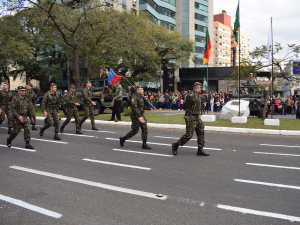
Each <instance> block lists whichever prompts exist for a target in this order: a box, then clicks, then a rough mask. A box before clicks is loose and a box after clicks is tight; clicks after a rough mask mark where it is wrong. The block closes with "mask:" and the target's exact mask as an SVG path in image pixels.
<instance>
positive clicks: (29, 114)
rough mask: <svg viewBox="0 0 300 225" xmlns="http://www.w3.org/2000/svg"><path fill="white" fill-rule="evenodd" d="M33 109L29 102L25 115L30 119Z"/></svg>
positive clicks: (32, 116) (32, 115)
mask: <svg viewBox="0 0 300 225" xmlns="http://www.w3.org/2000/svg"><path fill="white" fill-rule="evenodd" d="M33 111H34V106H33V105H31V104H29V106H28V110H27V115H28V116H29V118H30V119H32V118H34V114H33Z"/></svg>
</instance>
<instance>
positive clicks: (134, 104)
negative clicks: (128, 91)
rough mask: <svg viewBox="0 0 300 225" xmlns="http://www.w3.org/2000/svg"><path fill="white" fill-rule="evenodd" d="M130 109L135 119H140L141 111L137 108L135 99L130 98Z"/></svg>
mask: <svg viewBox="0 0 300 225" xmlns="http://www.w3.org/2000/svg"><path fill="white" fill-rule="evenodd" d="M131 108H132V111H134V113H135V114H136V115H137V117H142V113H141V110H140V109H139V107H138V102H137V99H136V98H135V97H132V98H131Z"/></svg>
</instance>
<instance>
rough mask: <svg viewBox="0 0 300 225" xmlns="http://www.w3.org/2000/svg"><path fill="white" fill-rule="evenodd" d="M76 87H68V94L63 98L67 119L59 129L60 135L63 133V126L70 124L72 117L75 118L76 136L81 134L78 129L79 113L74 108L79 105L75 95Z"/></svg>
mask: <svg viewBox="0 0 300 225" xmlns="http://www.w3.org/2000/svg"><path fill="white" fill-rule="evenodd" d="M75 89H76V86H75V85H71V86H70V92H68V93H67V94H66V96H65V100H66V108H67V119H66V120H65V122H64V123H63V125H62V126H61V127H60V133H63V132H64V128H65V126H67V124H68V123H69V122H70V120H71V118H72V116H74V118H75V122H76V134H82V133H81V132H80V129H79V122H80V119H79V113H78V109H77V107H76V106H79V105H80V104H79V103H78V99H77V95H76V93H75Z"/></svg>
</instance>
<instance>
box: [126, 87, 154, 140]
mask: <svg viewBox="0 0 300 225" xmlns="http://www.w3.org/2000/svg"><path fill="white" fill-rule="evenodd" d="M144 101H145V100H144V98H143V97H142V95H140V94H138V93H134V94H133V95H132V96H131V109H132V112H131V116H130V118H131V120H132V124H131V129H132V130H131V131H130V132H129V133H128V134H127V135H126V136H125V137H124V138H125V139H129V138H131V137H133V136H134V135H136V134H137V133H138V132H139V127H141V129H142V139H143V141H147V136H148V129H147V121H146V119H145V117H144V109H149V107H147V106H146V105H145V102H144ZM140 117H144V119H145V123H141V122H140V120H139V118H140Z"/></svg>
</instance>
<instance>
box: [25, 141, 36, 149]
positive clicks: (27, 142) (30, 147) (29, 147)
mask: <svg viewBox="0 0 300 225" xmlns="http://www.w3.org/2000/svg"><path fill="white" fill-rule="evenodd" d="M25 148H28V149H34V147H33V146H32V145H30V144H29V141H26V145H25Z"/></svg>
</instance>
